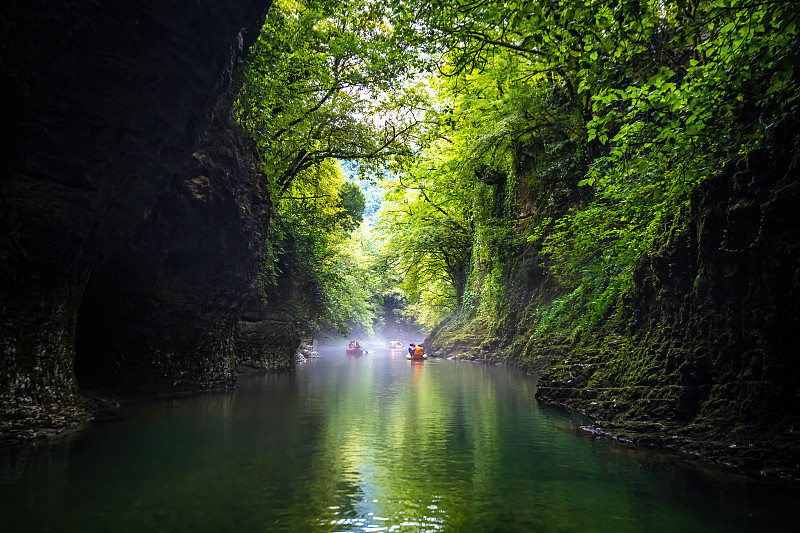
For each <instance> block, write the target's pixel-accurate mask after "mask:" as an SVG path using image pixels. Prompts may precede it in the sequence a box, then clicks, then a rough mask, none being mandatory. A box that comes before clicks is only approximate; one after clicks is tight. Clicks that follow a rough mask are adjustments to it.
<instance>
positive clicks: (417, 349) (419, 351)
mask: <svg viewBox="0 0 800 533" xmlns="http://www.w3.org/2000/svg"><path fill="white" fill-rule="evenodd" d="M422 352H423V349H422V346H415V347H414V355H422Z"/></svg>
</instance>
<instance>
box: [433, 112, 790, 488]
mask: <svg viewBox="0 0 800 533" xmlns="http://www.w3.org/2000/svg"><path fill="white" fill-rule="evenodd" d="M795 135H796V129H795V128H794V126H793V124H791V123H790V124H786V125H784V128H782V129H781V131H780V132H778V133H776V135H775V137H774V138H773V143H772V145H771V146H770V147H769V149H765V150H762V151H760V152H758V153H755V154H752V155H751V157H750V158H749V159H748V160H747V162H746V164H745V163H744V162H743V164H742V165H741V166H740V167H735V166H731V167H729V168H726V169H725V170H724V171H723V173H722V175H721V176H720V177H719V178H718V179H715V180H713V181H710V182H708V183H706V184H705V185H704V186H703V187H702V188H701V189H700V190H698V191H697V193H696V194H695V195H694V196H693V198H692V199H691V210H690V215H689V217H688V219H687V220H684V221H681V223H680V224H675V225H672V226H671V228H672V229H671V231H668V232H665V233H663V234H662V235H661V237H660V239H659V240H658V242H656V243H655V244H654V246H653V248H652V251H651V252H650V253H649V254H648V256H647V258H646V259H645V260H643V261H640V262H639V263H638V264H637V266H636V271H635V273H634V279H635V288H634V290H633V291H631V292H630V293H629V294H628V295H627V296H626V301H627V306H626V308H625V309H624V310H623V311H622V312H621V313H614V312H613V310H609V311H608V312H607V314H606V315H605V316H604V318H603V319H602V320H601V321H600V322H599V323H597V324H595V325H594V326H592V327H589V328H587V327H580V321H579V320H578V321H576V317H575V316H574V315H572V314H571V313H570V312H568V311H564V310H563V307H562V306H563V304H561V302H562V301H563V299H564V294H565V293H566V291H567V289H566V288H559V287H560V285H561V287H563V284H559V282H558V280H557V278H556V277H554V276H553V275H552V274H551V273H549V272H550V271H549V270H548V269H547V268H546V267H547V265H546V264H545V263H546V262H547V261H549V259H548V256H546V255H543V254H542V253H541V250H540V248H538V247H537V246H533V247H524V246H522V245H518V246H517V247H516V248H514V247H513V246H512V247H510V248H508V249H507V250H506V251H505V253H502V254H496V255H492V254H488V255H487V257H494V258H495V259H494V260H485V261H484V262H483V263H482V264H480V265H476V266H477V267H478V269H476V270H475V271H473V276H472V278H471V279H472V289H473V290H475V291H476V292H477V293H479V294H481V295H482V300H479V302H478V304H477V305H474V306H473V307H472V308H471V309H464V310H462V312H461V314H460V315H458V316H456V317H454V318H453V319H451V320H450V321H449V322H448V323H445V324H443V325H442V326H440V327H439V328H437V330H435V331H434V332H433V334H432V335H431V337H430V338H429V339H428V340H427V341H426V343H427V344H428V345H429V347H430V348H431V349H432V350H433V351H435V352H436V353H437V354H438V355H444V356H455V357H467V358H472V359H478V360H485V361H487V362H497V363H502V364H509V365H513V366H518V367H521V368H523V369H525V370H527V371H530V372H533V373H535V374H536V375H538V376H539V391H538V393H537V397H538V398H539V400H540V401H544V402H550V403H558V404H563V405H566V406H568V407H570V408H573V409H576V410H579V411H581V412H585V413H587V414H589V415H590V416H592V417H593V418H595V419H596V426H595V428H593V431H596V432H598V433H607V434H609V435H616V436H619V437H621V438H625V439H630V440H634V441H635V442H638V443H640V444H646V445H651V444H658V445H663V446H667V447H671V448H675V449H679V450H682V451H685V452H689V453H693V454H699V455H703V456H705V457H708V458H711V459H713V460H715V461H718V462H720V463H723V464H726V465H729V466H739V467H744V468H746V469H749V470H755V471H762V472H764V473H768V474H774V475H787V476H791V477H797V476H798V475H800V472H798V470H797V464H796V458H797V454H798V452H799V451H800V439H798V431H800V430H799V429H798V428H800V416H799V415H798V412H797V409H796V407H797V405H798V400H800V358H798V357H797V353H798V352H797V348H796V340H795V332H796V331H798V326H800V324H798V321H800V270H798V265H800V223H798V218H797V216H796V213H795V210H796V206H797V205H800V204H799V203H798V202H800V197H798V194H800V181H799V180H798V169H797V166H796V163H795V161H796V157H797V146H796V143H795V140H796V137H795ZM519 231H520V232H521V233H522V234H524V230H523V229H522V228H520V229H519ZM509 242H517V243H520V242H521V240H520V239H517V240H516V241H514V240H513V239H512V240H511V241H509ZM493 271H495V272H499V273H500V274H499V278H498V279H499V282H498V284H499V285H500V286H501V289H499V292H500V293H501V294H502V295H503V296H502V297H501V298H493V297H492V295H491V293H489V292H487V291H486V289H485V286H486V284H487V279H489V278H490V277H491V273H492V272H493ZM487 307H491V309H487ZM553 308H558V309H559V311H558V312H553V311H552V310H553ZM548 313H552V314H548ZM559 313H560V314H559Z"/></svg>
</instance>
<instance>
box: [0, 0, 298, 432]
mask: <svg viewBox="0 0 800 533" xmlns="http://www.w3.org/2000/svg"><path fill="white" fill-rule="evenodd" d="M269 3H270V2H269V0H258V1H256V0H234V1H232V2H223V3H220V2H206V1H175V2H156V1H144V2H128V3H121V4H114V5H113V6H106V5H102V4H98V3H96V2H93V1H76V2H68V3H61V4H53V3H51V2H44V1H39V2H20V1H11V2H5V3H4V4H3V6H2V7H0V33H1V34H2V38H0V96H1V97H0V105H2V106H3V117H4V118H3V130H4V132H5V135H4V136H3V137H4V138H5V139H7V141H6V142H5V143H4V144H3V145H2V147H0V150H2V153H1V155H0V165H1V166H2V174H3V176H2V182H0V202H2V214H1V215H0V216H1V217H2V226H1V227H0V265H2V266H1V268H0V270H2V272H3V281H2V284H0V306H1V307H0V357H2V359H0V440H5V441H9V440H16V439H21V438H28V437H31V436H35V435H40V434H47V433H52V432H54V431H58V430H60V429H62V428H63V427H66V426H69V425H71V424H75V423H79V422H80V421H83V420H85V419H86V418H87V417H88V416H89V413H90V409H91V406H90V405H88V404H87V403H86V400H85V394H84V393H85V392H86V391H98V392H103V393H106V392H110V393H113V394H139V393H176V392H185V391H190V390H198V389H202V388H209V387H221V386H228V385H230V384H232V383H234V381H235V370H236V351H235V350H237V349H240V350H241V349H243V348H248V346H250V344H249V343H248V340H247V339H248V338H249V339H253V338H254V337H257V338H258V340H259V341H260V342H261V343H262V344H263V343H266V344H269V342H270V340H271V339H279V340H277V341H275V342H276V343H277V344H276V345H280V346H279V348H275V349H274V350H272V351H271V352H270V353H269V354H266V355H263V354H262V357H261V358H260V359H259V360H258V361H257V363H258V364H259V365H260V366H261V367H270V368H287V367H289V366H291V364H292V356H293V354H294V350H295V349H296V347H297V344H298V343H299V334H297V335H295V334H293V333H292V332H291V330H290V327H291V320H290V319H289V318H287V317H286V316H285V315H281V316H282V317H283V321H282V322H281V321H280V320H278V321H273V322H269V321H262V320H254V319H253V318H252V317H253V316H258V317H263V316H266V315H268V314H269V312H268V310H265V309H264V308H263V304H261V303H260V301H259V300H258V299H257V298H255V297H254V295H255V294H256V291H255V288H254V285H255V282H256V274H257V271H258V268H259V263H260V261H261V253H262V252H263V246H264V240H265V238H266V227H267V224H268V222H269V214H270V203H269V197H268V195H267V193H266V192H265V189H264V188H263V187H262V185H263V183H261V182H260V180H263V179H266V178H264V177H260V176H259V172H258V168H257V162H256V159H255V157H254V155H253V153H252V150H251V147H250V146H249V145H248V142H247V141H246V140H245V139H244V138H243V137H242V136H241V135H239V134H238V133H237V129H236V126H235V124H233V123H232V120H231V117H230V105H231V98H232V97H231V95H230V94H226V91H227V90H228V88H229V86H230V83H231V77H232V75H233V68H234V63H235V60H236V58H237V56H238V55H240V54H242V53H244V52H245V51H246V49H247V47H248V46H249V44H250V43H251V42H252V41H253V40H254V39H255V38H256V37H257V34H258V31H259V29H260V26H261V24H262V23H263V17H264V15H265V13H266V10H267V9H268V7H269ZM273 292H274V293H275V294H273V295H272V301H273V302H280V301H282V300H284V299H285V298H287V297H288V295H287V294H285V293H284V292H282V289H281V287H280V286H278V287H276V288H275V289H274V290H273ZM253 330H255V331H257V334H255V333H254V331H253ZM237 347H238V348H237ZM262 351H263V349H262ZM289 352H291V355H286V354H287V353H289Z"/></svg>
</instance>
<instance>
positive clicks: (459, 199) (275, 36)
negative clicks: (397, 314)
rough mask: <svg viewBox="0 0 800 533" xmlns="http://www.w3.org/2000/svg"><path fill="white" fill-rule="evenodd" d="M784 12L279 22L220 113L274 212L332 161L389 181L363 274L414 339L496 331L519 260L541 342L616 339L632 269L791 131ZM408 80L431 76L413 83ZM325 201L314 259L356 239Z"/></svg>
mask: <svg viewBox="0 0 800 533" xmlns="http://www.w3.org/2000/svg"><path fill="white" fill-rule="evenodd" d="M795 7H796V6H795V5H794V4H793V3H791V2H777V1H768V2H760V3H757V2H751V1H750V0H694V1H683V0H681V1H670V2H662V1H656V0H625V1H622V2H614V3H608V2H584V1H583V0H562V1H560V2H517V1H511V2H509V1H502V2H501V1H497V0H486V1H480V2H461V1H456V2H453V1H449V0H447V1H446V0H432V1H429V2H419V1H417V0H414V1H410V0H398V1H397V2H393V3H392V4H391V5H384V3H380V2H367V1H366V0H359V1H356V2H343V1H342V2H339V1H333V0H326V1H322V2H314V1H306V2H289V1H284V2H278V3H277V4H276V8H275V9H273V10H272V11H271V13H270V16H269V19H268V21H267V25H266V26H265V33H264V35H263V36H262V38H261V39H260V40H259V43H258V45H257V46H256V47H255V49H254V50H253V52H252V54H251V56H250V58H249V59H248V60H247V64H246V65H245V70H244V72H245V76H244V80H245V81H244V86H243V92H242V96H241V97H240V99H239V103H238V107H237V109H238V113H239V118H240V120H241V122H242V123H243V124H244V125H245V126H246V127H247V128H248V130H249V131H251V132H252V133H253V135H254V138H256V140H257V142H258V144H259V146H260V147H261V150H262V153H263V154H264V160H265V173H266V174H267V176H268V177H270V178H271V179H272V182H271V183H272V186H273V192H274V194H275V197H276V198H278V199H280V198H282V197H290V198H299V197H302V196H303V195H306V197H308V196H309V193H308V191H309V189H308V188H309V187H311V185H312V183H313V182H314V180H315V179H317V178H316V177H315V176H317V174H316V173H318V172H320V171H321V169H322V165H323V162H324V161H326V160H329V159H330V158H339V159H343V160H351V161H362V162H365V163H366V164H365V165H364V166H363V167H362V172H363V169H368V170H369V169H371V170H375V171H382V170H384V169H389V170H390V171H391V172H392V173H393V174H392V176H390V177H388V178H385V179H384V180H383V181H382V186H383V187H384V188H385V190H386V193H385V200H384V204H383V208H382V212H381V218H380V228H379V230H380V232H381V236H382V238H383V240H384V242H383V244H382V249H381V251H380V255H379V257H378V259H379V260H378V263H377V264H378V265H379V266H380V269H381V270H380V271H381V273H382V275H386V276H388V277H389V278H391V279H392V280H395V281H396V283H397V284H398V286H400V287H401V288H402V289H403V290H404V292H405V294H406V295H407V298H408V303H409V306H410V309H411V310H412V311H413V312H414V313H416V314H417V315H418V316H419V317H421V319H422V321H423V322H424V323H427V324H432V323H434V322H435V321H438V320H441V319H443V318H444V317H445V316H447V315H448V314H449V313H453V312H458V313H460V314H461V315H462V316H465V315H472V316H480V317H483V318H482V319H486V320H488V321H489V322H491V323H495V324H497V323H500V322H502V321H503V320H504V317H508V316H511V314H512V313H513V312H515V311H514V306H517V307H516V309H517V310H519V309H521V308H524V307H525V304H524V302H521V301H517V300H515V298H519V294H520V291H521V289H520V288H519V287H516V286H515V283H516V281H515V279H516V277H518V276H519V275H520V270H519V269H520V268H522V267H521V266H520V265H521V263H522V262H523V260H524V258H525V257H526V256H536V257H538V258H539V259H538V260H537V263H541V264H542V265H545V266H546V268H548V269H549V270H550V273H551V274H552V275H553V276H554V277H555V278H556V279H557V280H558V282H559V284H560V288H561V291H562V297H561V298H558V299H556V301H555V302H554V303H553V305H552V306H550V307H549V308H548V309H544V308H541V307H540V308H538V310H536V311H535V313H534V314H535V315H536V316H537V317H539V331H540V332H541V331H545V330H547V329H548V328H550V327H564V328H567V329H571V330H581V329H588V328H593V327H597V326H598V325H600V324H603V323H608V322H611V323H617V322H618V321H619V320H623V319H626V317H627V316H628V315H629V314H630V309H627V308H626V305H627V302H628V297H629V296H630V295H631V294H632V292H633V290H634V289H635V284H634V277H633V276H634V272H635V270H636V267H637V265H639V264H640V263H641V262H642V261H643V260H645V259H646V258H647V256H648V255H652V254H657V253H659V251H660V249H661V247H662V246H665V245H666V244H667V243H666V242H665V239H664V235H668V236H672V237H674V236H676V235H679V234H680V233H681V232H683V231H686V227H687V220H688V215H689V212H690V203H691V199H692V197H693V195H695V194H696V192H697V191H698V189H699V188H700V187H701V186H703V184H704V183H705V182H706V181H707V180H709V179H712V178H716V177H718V176H719V175H720V173H721V172H722V171H723V170H724V169H728V171H729V170H730V169H731V168H734V167H736V166H746V165H747V158H748V154H750V153H752V152H753V151H754V150H757V149H760V148H762V147H763V146H765V145H767V144H769V143H770V142H772V138H771V136H772V132H773V131H775V129H776V126H777V125H778V124H780V123H782V122H784V121H786V120H788V119H789V118H792V117H797V116H798V114H799V113H800V89H798V87H800V83H799V82H800V80H798V77H799V76H798V69H797V68H796V67H797V58H798V57H800V54H798V52H799V51H800V50H798V47H800V39H798V35H797V24H798V19H800V10H797V9H796V8H795ZM412 65H413V66H414V67H421V66H425V65H427V66H428V67H430V68H431V69H432V70H435V71H436V73H437V74H436V75H433V74H431V75H430V77H428V78H426V79H421V78H417V79H416V80H415V83H413V84H412V83H411V82H410V81H409V78H407V77H405V76H404V75H405V74H406V73H410V72H413V69H412V68H411V66H412ZM379 116H380V117H382V118H381V119H377V117H379ZM387 117H388V118H387ZM376 174H380V172H376ZM295 182H297V183H298V186H299V187H300V189H293V187H295ZM348 187H349V186H348ZM299 190H302V191H304V192H302V194H301V193H299V192H298V191H299ZM326 194H333V195H334V196H336V193H333V192H328V193H326ZM350 194H352V197H351V196H347V195H350ZM339 198H341V199H340V201H339V204H338V206H339V208H340V209H341V208H344V210H345V211H346V212H348V213H350V215H348V216H347V217H344V218H345V219H346V220H349V221H350V222H349V223H348V222H344V223H343V222H342V220H343V219H342V218H339V225H338V226H336V224H334V222H333V220H334V219H336V217H335V216H333V215H332V214H331V213H332V212H331V213H328V214H327V215H325V216H322V215H320V217H321V218H320V219H319V220H317V221H315V222H314V223H313V224H312V226H313V225H315V224H316V226H314V227H316V228H318V230H319V232H320V235H319V237H318V239H319V242H323V240H324V239H330V235H329V234H332V233H333V234H335V233H336V231H346V230H350V229H352V228H353V227H355V226H356V225H357V223H358V222H359V217H358V216H353V215H352V214H353V213H355V212H356V211H358V210H359V208H360V206H361V205H363V204H361V203H360V202H359V201H358V199H357V198H356V197H355V192H354V190H352V187H351V188H349V189H348V191H342V192H341V194H340V195H339ZM296 201H297V200H295V199H292V200H291V202H296ZM281 202H282V201H281ZM281 205H283V204H281ZM292 205H294V204H292ZM326 205H327V204H326ZM309 206H310V204H308V203H306V204H302V205H300V204H298V205H296V206H295V207H296V208H297V209H308V208H309ZM335 207H336V203H335V202H334V203H332V204H330V205H328V206H327V207H325V209H334V208H335ZM315 208H316V207H315ZM282 209H284V208H283V207H282ZM286 209H289V206H288V205H287V206H286ZM292 209H294V207H292ZM290 211H291V209H289V211H286V217H288V216H289V212H290ZM293 212H294V211H292V213H293ZM340 215H341V212H340ZM291 216H295V215H291ZM309 216H310V215H303V216H302V217H301V218H299V219H296V220H295V219H291V220H293V222H291V224H290V226H291V227H292V228H293V229H292V230H291V231H292V232H294V233H295V234H302V233H303V231H305V230H304V229H303V228H304V227H305V226H304V225H305V224H306V223H307V222H306V220H307V218H308V217H309ZM303 217H305V218H303ZM287 220H290V219H289V218H287ZM326 224H333V226H328V225H326ZM334 226H336V228H334ZM315 231H316V230H315ZM298 232H299V233H298ZM331 232H332V233H331ZM323 233H324V234H325V237H324V239H323V236H322V234H323ZM316 238H317V237H315V239H316ZM315 242H316V241H315ZM322 249H327V248H325V247H323V248H322ZM322 249H316V248H315V249H314V252H313V253H315V254H322V255H320V257H323V256H324V253H323V252H322V251H321V250H322ZM311 257H315V256H311ZM320 263H321V264H324V263H325V262H324V261H321V262H320ZM341 268H342V269H344V270H347V268H346V267H345V266H343V265H342V266H341ZM526 268H527V267H526ZM320 279H322V278H320ZM522 292H524V291H522Z"/></svg>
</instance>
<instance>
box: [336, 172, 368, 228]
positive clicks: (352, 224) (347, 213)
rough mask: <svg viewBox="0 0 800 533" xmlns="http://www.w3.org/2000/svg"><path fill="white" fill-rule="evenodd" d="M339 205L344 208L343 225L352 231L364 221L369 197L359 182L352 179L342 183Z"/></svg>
mask: <svg viewBox="0 0 800 533" xmlns="http://www.w3.org/2000/svg"><path fill="white" fill-rule="evenodd" d="M339 205H340V206H341V207H342V209H343V210H344V221H343V225H344V228H345V229H346V230H348V231H352V230H354V229H356V228H357V227H358V226H359V225H360V224H361V222H363V221H364V209H365V208H366V206H367V199H366V198H365V197H364V193H363V192H361V188H360V187H359V186H358V185H357V184H355V183H353V182H351V181H346V182H344V183H342V186H341V188H340V189H339Z"/></svg>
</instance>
